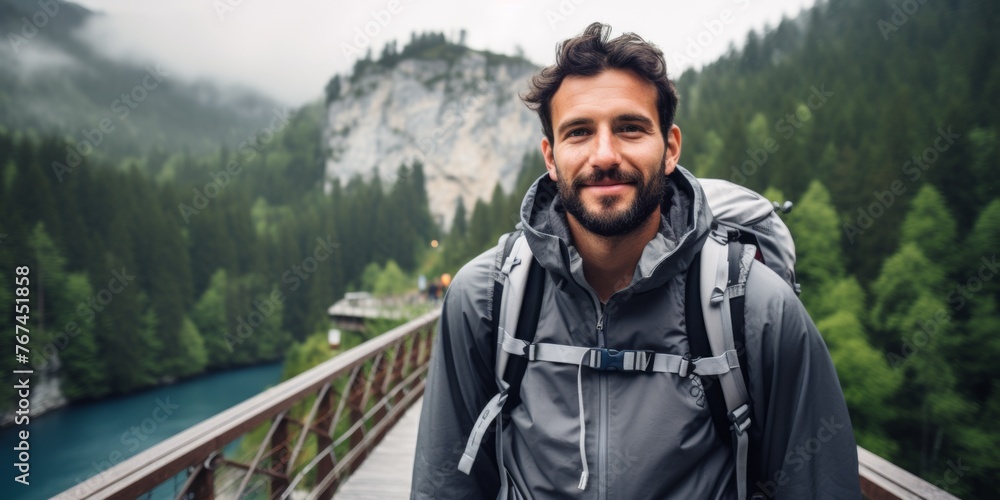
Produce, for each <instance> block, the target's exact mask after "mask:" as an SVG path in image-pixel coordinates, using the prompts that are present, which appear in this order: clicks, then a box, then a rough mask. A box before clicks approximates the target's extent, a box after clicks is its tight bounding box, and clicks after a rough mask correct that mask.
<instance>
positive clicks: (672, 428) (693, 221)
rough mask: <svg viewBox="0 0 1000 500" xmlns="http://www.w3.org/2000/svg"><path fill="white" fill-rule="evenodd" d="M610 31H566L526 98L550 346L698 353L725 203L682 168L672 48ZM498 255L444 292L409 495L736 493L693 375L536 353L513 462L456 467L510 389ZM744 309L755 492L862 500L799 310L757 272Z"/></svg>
mask: <svg viewBox="0 0 1000 500" xmlns="http://www.w3.org/2000/svg"><path fill="white" fill-rule="evenodd" d="M609 31H610V29H609V27H607V26H604V25H601V24H597V23H595V24H592V25H591V26H589V27H588V28H587V29H586V31H585V32H584V33H583V34H581V35H580V36H578V37H576V38H572V39H569V40H567V41H565V42H564V43H563V44H562V45H561V48H560V50H559V53H558V56H557V59H556V64H555V65H553V66H550V67H548V68H545V69H543V70H542V71H541V72H539V73H538V74H537V75H536V76H535V77H534V78H533V80H532V82H531V88H530V90H529V92H528V94H527V95H526V96H524V98H523V99H524V100H525V102H526V103H527V104H528V105H529V106H530V107H532V109H535V110H537V112H538V114H539V117H540V119H541V122H542V129H543V132H544V135H545V137H544V138H543V139H542V143H541V148H542V153H543V154H544V157H545V163H546V168H547V170H548V174H547V175H546V176H543V177H541V178H540V179H538V180H537V181H536V182H535V184H534V185H533V186H532V188H531V189H530V190H529V192H528V193H527V195H526V196H525V199H524V202H523V204H522V207H521V225H522V226H523V230H524V235H525V237H526V241H527V244H528V245H529V247H530V249H531V251H532V253H533V254H534V256H535V258H536V259H537V260H538V262H539V264H540V265H541V267H542V268H543V269H544V270H545V278H544V289H543V292H542V294H541V297H542V300H541V306H542V307H541V314H540V317H539V320H538V325H537V331H536V332H535V333H534V341H535V342H546V343H551V344H562V345H571V346H580V347H585V348H592V347H605V348H611V349H618V350H629V349H631V350H651V351H656V352H658V353H670V354H675V355H686V354H689V353H690V349H689V345H688V337H687V330H686V325H687V324H688V323H687V322H686V318H685V282H686V281H685V280H686V277H687V270H688V267H689V266H690V265H691V263H692V260H693V259H694V257H695V256H696V254H698V252H699V251H700V250H701V248H702V245H703V243H704V241H705V238H706V237H707V235H708V232H709V226H710V223H711V218H712V216H711V211H710V210H709V209H708V207H707V205H706V202H705V198H704V193H703V192H702V189H701V187H700V185H699V184H698V181H697V180H696V179H694V177H692V176H691V174H690V173H689V172H687V171H686V170H684V169H683V168H681V167H679V166H678V164H677V162H678V159H679V158H680V153H681V131H680V129H679V128H678V127H677V126H676V125H674V124H673V118H674V112H675V109H676V106H677V102H678V99H677V95H676V93H675V90H674V87H673V85H672V83H671V82H670V81H669V80H668V79H667V74H666V64H665V62H664V59H663V54H662V52H661V51H660V50H659V49H657V48H656V47H655V46H653V45H651V44H648V43H646V42H645V41H643V40H642V39H641V38H640V37H638V36H636V35H634V34H625V35H622V36H620V37H618V38H616V39H613V40H609V36H608V35H609ZM496 255H497V249H493V250H490V251H488V252H486V253H484V254H482V255H481V256H479V257H477V258H476V259H474V260H473V261H472V262H470V263H469V264H467V265H466V266H465V267H463V268H462V270H461V271H459V273H458V274H457V275H456V276H455V278H454V280H453V282H452V284H451V288H450V290H449V292H448V294H447V296H446V298H445V301H444V309H443V313H442V316H441V322H440V325H439V332H438V337H437V341H436V342H437V343H436V346H435V348H434V353H433V356H432V363H431V367H430V373H429V376H428V380H427V389H426V394H425V398H424V406H423V414H422V415H421V421H420V431H419V438H418V442H417V451H416V463H415V466H414V478H413V492H412V496H413V497H414V498H494V497H497V496H498V492H499V491H501V484H503V485H504V486H503V487H504V488H505V496H506V497H508V498H560V497H574V498H599V499H605V498H609V499H610V498H616V499H617V498H628V499H634V498H677V499H681V498H683V499H688V498H712V499H715V498H719V499H722V498H726V499H728V498H737V486H736V479H735V473H734V470H735V465H734V461H735V460H734V453H733V448H732V447H731V445H730V441H729V439H730V436H720V435H719V433H718V432H717V431H716V428H715V427H714V426H713V423H712V416H711V413H710V412H711V410H710V409H709V407H708V405H707V404H706V403H705V398H704V397H703V396H704V392H703V385H702V381H701V380H700V378H699V377H698V376H695V375H691V376H689V377H679V376H676V375H672V374H665V373H640V374H634V373H631V374H630V373H615V372H606V371H596V370H590V369H588V368H584V367H582V366H574V365H571V364H560V363H546V362H534V363H529V364H528V367H527V368H526V370H525V372H524V375H523V377H522V379H521V386H520V390H519V395H520V403H519V404H517V405H516V406H515V407H514V408H511V409H510V410H509V412H510V416H509V421H506V422H504V424H503V425H504V427H503V432H502V434H501V435H502V443H501V444H500V447H501V450H500V453H499V454H498V453H497V448H496V444H495V439H490V438H488V437H487V438H485V439H483V445H482V449H481V451H479V453H478V456H477V457H476V460H475V462H474V463H473V464H472V466H471V471H470V474H469V475H466V474H463V473H462V472H460V471H459V470H457V465H458V463H459V460H460V458H461V456H462V453H463V450H464V448H465V444H466V438H467V436H469V433H470V430H471V429H472V428H473V424H474V423H475V422H476V421H477V418H478V417H479V415H480V410H481V409H483V407H484V405H486V403H487V402H488V401H489V400H490V398H491V397H492V396H493V395H494V394H496V393H497V390H498V388H497V382H496V380H495V376H494V362H495V361H494V353H495V352H496V349H497V346H496V341H497V340H496V339H497V337H496V333H495V332H494V331H491V327H490V315H491V312H490V303H491V300H499V298H497V297H492V294H491V291H492V283H493V276H494V275H493V272H494V262H495V257H496ZM745 309H746V313H745V336H746V337H745V338H746V357H747V360H748V365H749V366H748V369H749V377H750V378H749V380H748V381H747V383H748V385H749V391H750V396H751V399H752V402H753V406H752V412H753V435H754V436H755V437H756V440H757V441H758V443H757V444H756V445H755V447H754V448H753V449H756V450H757V451H756V452H755V456H754V457H752V459H751V460H750V463H751V464H756V465H755V470H754V471H753V475H754V477H755V478H756V480H755V481H754V484H752V485H750V490H749V491H751V492H753V491H755V490H756V491H758V492H759V493H760V494H763V495H766V496H771V497H775V496H776V497H779V498H859V497H860V493H859V485H858V464H857V452H856V446H855V442H854V436H853V431H852V429H851V425H850V420H849V417H848V414H847V408H846V404H845V402H844V398H843V394H842V392H841V390H840V385H839V382H838V380H837V375H836V372H835V371H834V369H833V366H832V363H831V360H830V356H829V354H828V352H827V350H826V347H825V345H824V343H823V340H822V338H821V337H820V335H819V333H818V332H817V331H816V327H815V326H814V325H813V323H812V321H811V320H810V319H809V317H808V315H807V314H806V312H805V310H804V309H803V307H802V304H801V302H799V300H798V298H797V297H796V296H795V293H794V291H793V290H792V289H791V287H789V286H788V284H787V283H785V282H784V281H782V280H781V279H780V278H779V277H778V276H777V275H776V274H774V273H773V272H772V271H771V270H770V269H768V268H767V267H766V266H764V265H755V266H751V267H750V274H749V277H748V280H747V284H746V296H745ZM505 418H506V417H505ZM498 457H499V458H500V459H502V460H498ZM501 474H502V475H503V476H502V477H501Z"/></svg>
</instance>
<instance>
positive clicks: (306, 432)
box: [56, 309, 441, 499]
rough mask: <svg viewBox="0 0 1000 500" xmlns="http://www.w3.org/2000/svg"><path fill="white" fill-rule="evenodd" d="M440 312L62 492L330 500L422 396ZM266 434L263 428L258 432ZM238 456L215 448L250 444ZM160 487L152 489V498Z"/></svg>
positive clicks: (75, 495)
mask: <svg viewBox="0 0 1000 500" xmlns="http://www.w3.org/2000/svg"><path fill="white" fill-rule="evenodd" d="M440 314H441V312H440V309H436V310H434V311H432V312H430V313H427V314H425V315H423V316H421V317H419V318H417V319H415V320H413V321H410V322H409V323H406V324H405V325H402V326H400V327H398V328H395V329H392V330H390V331H388V332H386V333H384V334H382V335H380V336H378V337H376V338H374V339H372V340H369V341H367V342H365V343H364V344H362V345H360V346H358V347H355V348H353V349H351V350H348V351H346V352H344V353H342V354H340V355H338V356H336V357H335V358H333V359H330V360H329V361H326V362H324V363H323V364H321V365H319V366H316V367H315V368H312V369H310V370H309V371H306V372H304V373H302V374H300V375H299V376H297V377H294V378H292V379H290V380H287V381H285V382H283V383H281V384H279V385H277V386H275V387H272V388H271V389H268V390H266V391H264V392H262V393H261V394H259V395H257V396H255V397H253V398H250V399H248V400H246V401H244V402H243V403H240V404H238V405H236V406H234V407H232V408H230V409H228V410H226V411H224V412H222V413H219V414H218V415H215V416H214V417H211V418H209V419H207V420H205V421H203V422H201V423H200V424H198V425H195V426H194V427H191V428H189V429H187V430H185V431H183V432H181V433H180V434H177V435H176V436H173V437H171V438H170V439H167V440H166V441H163V442H161V443H159V444H157V445H156V446H153V447H152V448H150V449H148V450H146V451H144V452H142V453H140V454H138V455H136V456H134V457H132V458H130V459H128V460H126V461H124V462H122V463H120V464H118V465H117V466H115V467H113V468H111V469H109V470H107V471H105V472H104V473H102V474H100V475H99V476H96V477H95V478H91V479H90V480H88V481H86V482H84V483H81V484H78V485H76V486H74V487H73V488H70V489H69V490H66V491H65V492H63V493H61V494H60V495H59V496H58V497H56V498H60V499H68V498H84V497H87V498H112V497H115V498H136V497H140V496H142V495H144V494H146V493H148V492H150V491H152V490H153V489H154V488H156V487H157V486H158V485H160V484H162V483H164V482H168V481H171V480H173V481H174V482H175V485H176V483H177V482H179V479H183V476H179V475H180V474H182V473H185V472H186V473H187V477H186V480H185V481H184V482H183V484H182V485H181V486H180V487H179V488H177V491H176V492H172V494H174V495H175V496H176V498H178V499H187V498H197V499H210V498H214V497H216V496H219V497H225V498H243V497H248V496H250V497H267V498H290V497H291V494H292V492H293V491H295V493H296V495H295V496H296V498H300V497H302V496H303V495H302V493H305V492H308V497H309V498H329V497H330V496H331V495H332V494H333V492H334V491H336V489H337V486H338V485H339V484H340V482H341V481H342V480H343V479H344V478H346V476H347V475H349V474H350V472H351V471H352V470H354V469H355V468H357V466H358V465H359V464H360V463H361V461H362V460H364V458H365V457H366V456H367V454H368V453H369V452H370V451H371V449H372V448H373V447H374V446H375V445H376V444H378V442H379V441H380V440H381V439H382V437H383V436H384V435H385V433H386V432H387V431H388V430H389V429H390V428H391V427H392V426H393V424H395V423H396V421H397V420H399V418H400V417H402V415H403V413H404V412H405V410H406V408H408V407H409V406H410V405H411V404H412V403H413V402H414V401H415V400H417V399H418V398H419V397H420V396H421V395H422V394H423V390H424V379H425V378H426V372H427V367H428V360H429V359H430V351H431V343H432V340H433V338H434V328H435V325H436V323H437V320H438V317H439V316H440ZM265 429H266V431H265ZM262 433H263V434H264V436H263V439H262V440H260V443H259V445H258V446H257V449H256V452H255V453H254V454H253V455H252V456H251V457H247V458H243V459H235V458H232V457H227V456H226V455H225V454H224V453H223V449H224V448H225V447H226V446H227V445H228V444H230V443H232V442H233V441H235V440H236V439H238V438H241V437H242V438H244V439H246V440H251V441H254V442H255V441H256V440H258V439H260V434H262ZM159 491H160V490H157V492H159Z"/></svg>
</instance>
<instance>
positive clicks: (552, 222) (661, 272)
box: [519, 165, 712, 293]
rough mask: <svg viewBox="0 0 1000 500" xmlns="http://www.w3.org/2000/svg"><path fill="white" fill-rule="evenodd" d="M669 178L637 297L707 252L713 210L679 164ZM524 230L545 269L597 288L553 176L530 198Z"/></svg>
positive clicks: (635, 281)
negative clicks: (574, 239)
mask: <svg viewBox="0 0 1000 500" xmlns="http://www.w3.org/2000/svg"><path fill="white" fill-rule="evenodd" d="M668 178H669V179H670V183H669V184H668V186H667V193H666V195H665V196H664V198H663V202H662V205H661V210H660V229H659V232H658V233H657V234H656V236H655V237H654V238H653V239H652V240H650V241H649V243H647V244H646V248H645V249H643V252H642V256H641V257H640V258H639V263H638V265H637V266H636V269H635V274H634V275H633V276H632V283H631V284H630V285H629V287H628V289H630V290H632V291H633V292H635V293H638V292H642V291H645V290H648V289H650V288H654V287H657V286H660V285H662V284H663V283H665V282H666V280H668V279H670V278H672V277H673V276H674V275H676V274H677V273H678V272H683V271H685V270H686V269H687V268H688V266H689V265H690V264H691V261H692V260H693V259H694V256H695V255H696V254H697V253H698V251H700V250H701V243H702V242H703V241H704V238H705V237H706V236H707V234H708V231H709V228H710V225H711V221H712V213H711V210H710V209H709V208H708V204H707V203H706V202H705V194H704V192H703V191H702V189H701V185H699V184H698V181H697V180H696V179H695V178H694V176H693V175H691V173H690V172H688V171H687V170H686V169H684V168H683V167H681V166H680V165H678V166H677V168H676V169H675V170H674V172H673V173H672V174H671V175H670V176H669V177H668ZM519 226H520V227H522V228H523V229H524V234H525V237H526V239H527V242H528V245H529V246H530V247H531V251H532V253H534V255H535V258H536V259H538V262H539V263H540V264H541V265H542V267H544V268H546V269H547V270H548V271H550V272H552V273H554V274H555V275H557V276H559V277H561V278H563V279H565V280H568V281H574V282H576V283H577V284H578V285H580V286H581V287H583V288H585V289H588V290H590V289H591V288H590V286H589V284H587V281H586V279H585V278H584V276H583V260H582V259H581V258H580V254H579V253H578V252H577V250H576V247H575V246H573V244H572V241H571V237H570V232H569V226H568V225H567V223H566V211H565V209H564V208H563V205H562V201H561V200H560V198H559V194H558V189H557V187H556V183H555V181H553V180H551V179H549V176H548V174H544V175H542V176H541V177H539V178H538V180H536V181H535V183H534V184H533V185H532V186H531V189H529V190H528V193H527V194H526V195H525V197H524V201H523V202H522V203H521V223H520V224H519Z"/></svg>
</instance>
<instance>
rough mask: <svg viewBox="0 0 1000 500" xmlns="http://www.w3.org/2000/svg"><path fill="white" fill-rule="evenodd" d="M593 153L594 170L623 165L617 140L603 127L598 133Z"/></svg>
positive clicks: (592, 164)
mask: <svg viewBox="0 0 1000 500" xmlns="http://www.w3.org/2000/svg"><path fill="white" fill-rule="evenodd" d="M592 144H593V150H592V151H591V157H590V164H591V166H592V167H594V168H600V169H610V168H614V167H618V166H620V165H621V163H622V158H621V152H620V151H619V150H618V144H617V139H616V137H615V135H614V134H613V133H612V132H611V130H610V129H608V128H606V127H601V128H600V129H598V130H597V132H596V137H594V141H593V143H592Z"/></svg>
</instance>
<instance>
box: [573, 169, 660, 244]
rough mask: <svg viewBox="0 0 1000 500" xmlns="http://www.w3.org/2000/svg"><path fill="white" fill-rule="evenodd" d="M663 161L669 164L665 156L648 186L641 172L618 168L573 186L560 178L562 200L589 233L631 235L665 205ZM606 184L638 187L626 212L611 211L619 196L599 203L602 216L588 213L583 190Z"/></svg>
mask: <svg viewBox="0 0 1000 500" xmlns="http://www.w3.org/2000/svg"><path fill="white" fill-rule="evenodd" d="M664 161H666V154H664V157H663V160H662V161H661V162H660V168H658V169H656V171H655V172H656V173H655V174H653V175H652V176H650V178H649V180H648V181H645V182H644V180H643V176H642V173H641V172H623V171H622V170H621V169H620V168H617V167H615V168H613V169H610V170H595V171H594V172H593V173H592V174H590V175H587V176H580V177H577V178H575V179H573V182H572V183H569V182H567V181H565V180H563V179H564V178H563V177H562V176H559V182H557V186H558V188H559V197H560V198H562V202H563V206H564V207H565V208H566V212H568V213H569V214H570V215H572V216H573V217H574V218H576V220H577V221H578V222H579V223H580V225H581V226H583V228H584V229H586V230H587V231H590V232H591V233H594V234H597V235H599V236H604V237H614V236H623V235H626V234H629V233H631V232H633V231H635V230H637V229H638V228H639V227H640V226H642V224H643V223H644V222H646V220H647V219H649V216H650V214H652V213H653V211H655V210H656V209H657V208H658V207H659V206H660V204H661V203H662V202H663V197H664V195H666V191H667V183H668V182H669V179H668V178H667V174H666V173H664V171H663V167H662V166H663V164H664ZM557 168H558V167H557ZM604 180H612V181H615V182H627V183H631V184H633V185H634V186H635V187H636V192H635V198H633V199H632V203H631V204H630V205H629V206H628V207H626V208H625V209H624V210H620V211H617V212H616V211H612V207H614V205H615V204H616V203H617V202H618V200H619V198H620V196H618V195H615V196H606V197H602V198H600V199H599V203H600V205H601V207H602V208H603V209H604V210H601V211H599V212H593V211H590V210H588V209H587V207H585V206H584V204H583V200H582V199H581V198H580V190H581V189H582V188H583V187H584V186H585V185H587V184H590V183H596V182H600V181H604Z"/></svg>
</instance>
